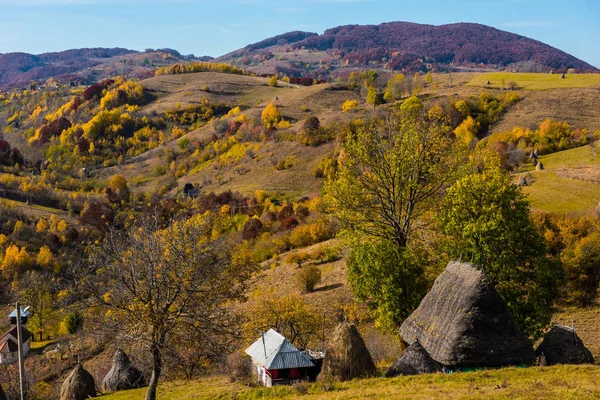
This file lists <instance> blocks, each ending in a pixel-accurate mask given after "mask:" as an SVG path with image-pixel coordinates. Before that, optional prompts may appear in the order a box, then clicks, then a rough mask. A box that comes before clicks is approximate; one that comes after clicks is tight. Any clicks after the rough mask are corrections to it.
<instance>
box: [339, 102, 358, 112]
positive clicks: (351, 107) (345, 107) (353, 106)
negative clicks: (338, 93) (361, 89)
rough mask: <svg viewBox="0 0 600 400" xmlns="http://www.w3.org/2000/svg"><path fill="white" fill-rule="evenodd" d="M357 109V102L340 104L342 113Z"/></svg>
mask: <svg viewBox="0 0 600 400" xmlns="http://www.w3.org/2000/svg"><path fill="white" fill-rule="evenodd" d="M356 107H358V101H357V100H346V101H345V102H344V104H342V112H349V111H352V110H355V109H356Z"/></svg>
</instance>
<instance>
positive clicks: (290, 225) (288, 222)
mask: <svg viewBox="0 0 600 400" xmlns="http://www.w3.org/2000/svg"><path fill="white" fill-rule="evenodd" d="M299 224H300V222H298V220H297V219H296V217H294V216H291V217H287V218H286V219H284V220H283V221H281V230H282V231H288V230H290V229H294V228H295V227H297V226H298V225H299Z"/></svg>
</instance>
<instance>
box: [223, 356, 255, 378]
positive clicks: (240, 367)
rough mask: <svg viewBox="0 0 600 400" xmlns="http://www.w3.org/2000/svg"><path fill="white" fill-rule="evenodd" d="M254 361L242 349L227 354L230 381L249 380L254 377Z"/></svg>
mask: <svg viewBox="0 0 600 400" xmlns="http://www.w3.org/2000/svg"><path fill="white" fill-rule="evenodd" d="M251 368H252V361H251V360H250V357H249V356H247V355H246V354H243V353H242V352H240V351H236V352H235V353H232V354H230V355H229V356H227V372H228V375H229V381H230V382H249V381H250V380H251V379H252V369H251Z"/></svg>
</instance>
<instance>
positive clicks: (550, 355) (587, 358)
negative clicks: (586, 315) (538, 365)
mask: <svg viewBox="0 0 600 400" xmlns="http://www.w3.org/2000/svg"><path fill="white" fill-rule="evenodd" d="M535 355H536V356H538V357H541V356H544V358H545V359H546V364H548V365H553V364H587V363H589V364H593V363H594V357H593V356H592V352H591V351H590V350H589V349H588V348H587V347H585V346H584V345H583V341H582V340H581V339H580V338H579V336H578V335H577V332H575V330H574V329H573V328H570V327H568V326H560V325H556V326H554V327H553V328H552V329H550V331H549V332H548V333H546V335H545V336H544V340H542V343H540V345H539V346H538V348H537V350H536V351H535Z"/></svg>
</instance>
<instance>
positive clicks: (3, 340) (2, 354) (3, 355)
mask: <svg viewBox="0 0 600 400" xmlns="http://www.w3.org/2000/svg"><path fill="white" fill-rule="evenodd" d="M9 318H10V325H11V327H10V330H9V331H8V332H6V333H5V334H4V335H2V337H0V364H12V363H15V362H17V361H18V359H19V354H18V347H17V309H16V308H15V309H14V311H13V312H11V313H10V315H9ZM28 318H29V307H26V308H24V309H23V308H21V338H22V340H23V356H26V355H27V354H28V353H29V349H30V342H31V338H32V337H33V334H32V333H31V332H29V330H27V328H26V327H25V325H27V319H28Z"/></svg>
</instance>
